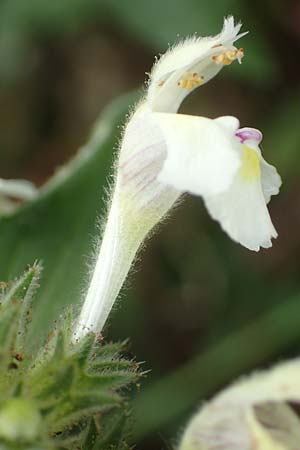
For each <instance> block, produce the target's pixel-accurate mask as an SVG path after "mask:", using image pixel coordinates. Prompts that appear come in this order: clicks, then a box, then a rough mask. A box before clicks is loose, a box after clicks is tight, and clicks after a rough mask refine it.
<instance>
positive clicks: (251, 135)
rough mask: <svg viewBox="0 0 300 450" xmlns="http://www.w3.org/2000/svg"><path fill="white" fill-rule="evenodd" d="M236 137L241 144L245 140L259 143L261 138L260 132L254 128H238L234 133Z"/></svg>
mask: <svg viewBox="0 0 300 450" xmlns="http://www.w3.org/2000/svg"><path fill="white" fill-rule="evenodd" d="M235 135H236V137H237V138H239V140H240V141H241V143H242V144H243V143H244V142H245V141H254V142H256V143H257V144H259V143H260V142H261V140H262V137H263V136H262V133H261V132H260V131H259V130H256V129H255V128H240V129H239V130H238V131H237V132H236V133H235Z"/></svg>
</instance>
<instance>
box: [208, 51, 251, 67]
mask: <svg viewBox="0 0 300 450" xmlns="http://www.w3.org/2000/svg"><path fill="white" fill-rule="evenodd" d="M243 56H244V49H243V48H239V49H237V50H226V51H225V52H222V53H220V54H219V55H215V56H213V57H212V59H213V60H214V62H215V63H216V64H223V65H224V66H229V64H231V63H232V62H233V61H235V60H236V59H237V60H238V62H239V63H241V62H242V58H243Z"/></svg>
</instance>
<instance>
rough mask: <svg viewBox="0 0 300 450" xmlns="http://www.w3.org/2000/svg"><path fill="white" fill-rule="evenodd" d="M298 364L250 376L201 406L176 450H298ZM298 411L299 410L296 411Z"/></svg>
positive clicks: (299, 396)
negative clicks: (295, 405)
mask: <svg viewBox="0 0 300 450" xmlns="http://www.w3.org/2000/svg"><path fill="white" fill-rule="evenodd" d="M299 380H300V359H299V358H298V359H295V360H292V361H288V362H285V363H283V364H280V365H278V366H277V367H275V368H273V369H271V370H267V371H265V372H261V373H255V374H253V375H252V376H250V377H247V378H245V379H244V380H242V381H239V382H237V383H236V384H234V385H233V386H231V387H229V388H228V389H225V390H224V391H223V392H221V393H220V394H219V395H217V396H216V397H215V398H214V399H213V400H212V401H210V402H208V403H207V404H206V405H204V406H203V407H202V408H201V409H200V411H199V412H198V413H197V414H196V415H195V416H194V417H193V418H192V420H191V421H190V423H189V424H188V426H187V428H186V430H185V431H184V433H183V436H182V439H181V442H180V444H179V449H178V450H298V449H299V448H300V447H299V443H300V420H299V417H298V415H297V414H296V412H295V410H294V409H293V408H292V407H291V406H290V405H289V403H291V404H300V381H299ZM298 411H299V409H298Z"/></svg>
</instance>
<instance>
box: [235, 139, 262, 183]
mask: <svg viewBox="0 0 300 450" xmlns="http://www.w3.org/2000/svg"><path fill="white" fill-rule="evenodd" d="M239 173H240V176H241V177H242V178H243V179H244V181H248V182H251V181H256V180H259V179H260V175H261V169H260V160H259V155H258V154H257V153H256V151H255V150H253V148H250V147H247V145H243V146H242V163H241V167H240V172H239Z"/></svg>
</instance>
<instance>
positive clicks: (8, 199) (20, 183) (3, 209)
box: [0, 178, 37, 215]
mask: <svg viewBox="0 0 300 450" xmlns="http://www.w3.org/2000/svg"><path fill="white" fill-rule="evenodd" d="M36 195H37V189H36V187H35V186H34V185H33V184H32V183H30V181H27V180H5V179H3V178H0V215H2V214H8V213H10V212H13V211H14V210H15V209H16V207H17V206H18V203H16V202H15V201H13V200H12V199H17V200H23V201H27V200H33V199H34V198H35V197H36Z"/></svg>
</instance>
